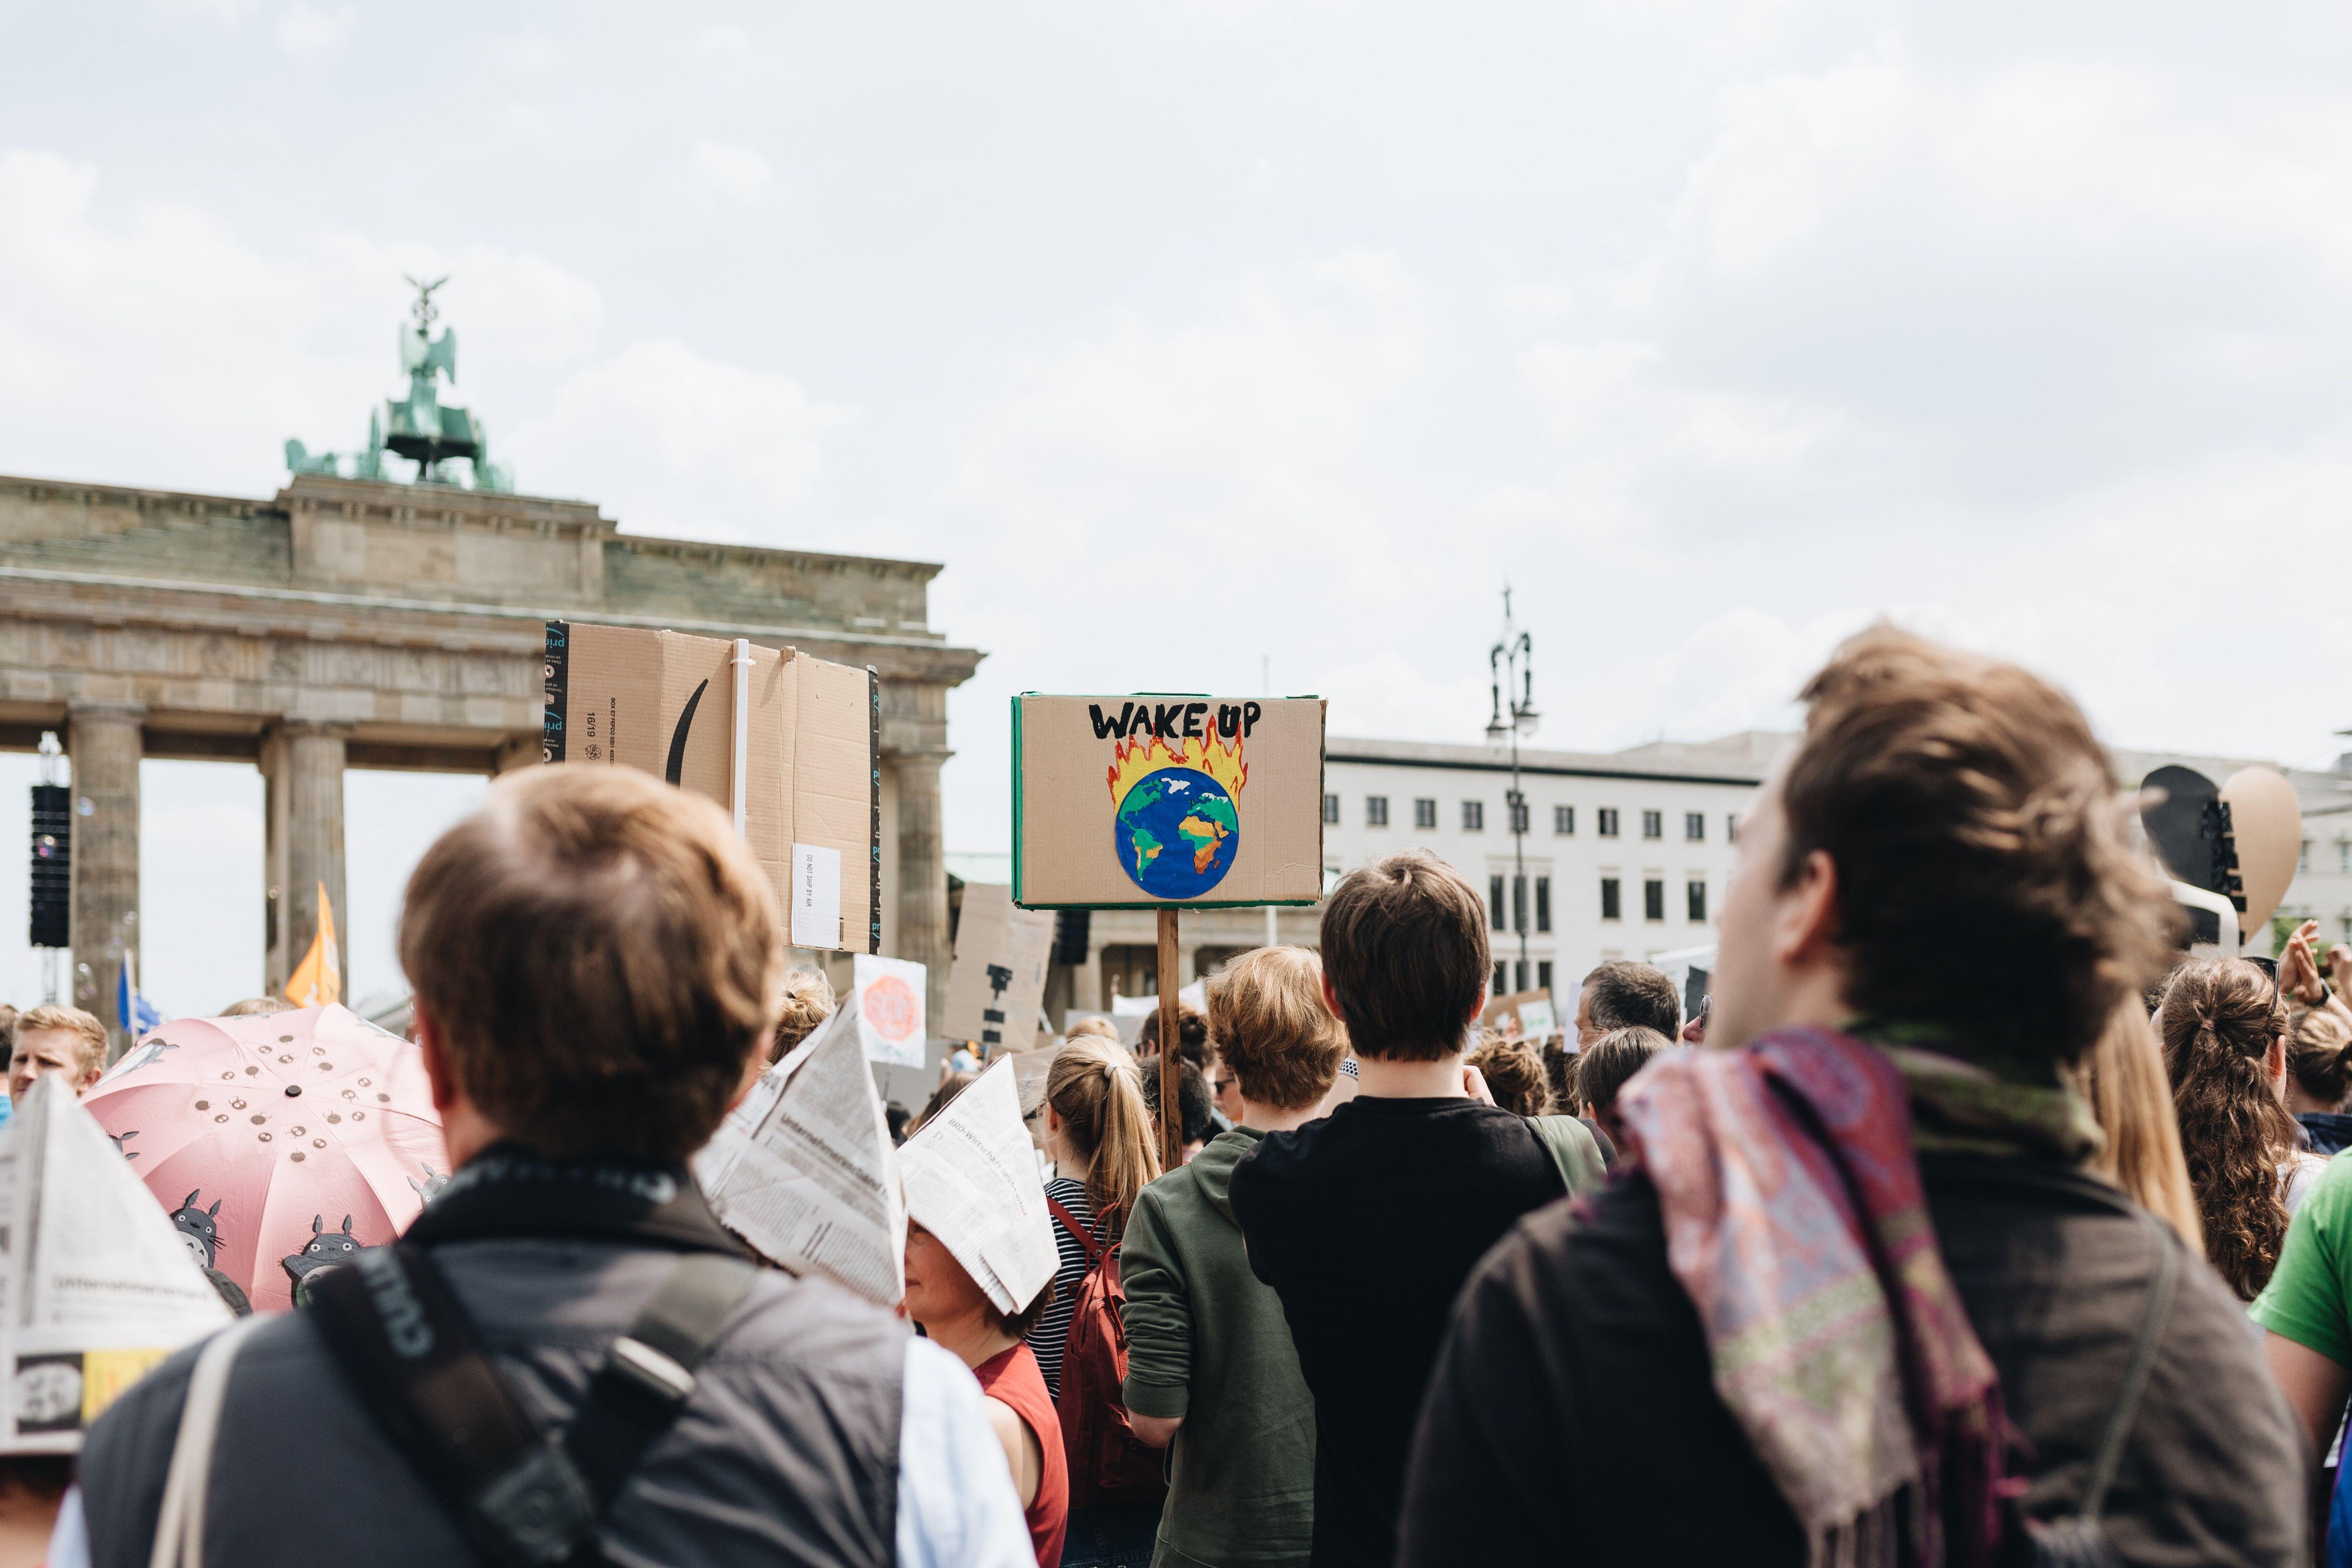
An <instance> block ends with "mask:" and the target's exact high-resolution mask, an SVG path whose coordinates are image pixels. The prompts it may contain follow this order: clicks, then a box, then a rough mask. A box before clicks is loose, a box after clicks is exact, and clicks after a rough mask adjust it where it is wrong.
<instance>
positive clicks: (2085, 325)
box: [0, 0, 2352, 1011]
mask: <svg viewBox="0 0 2352 1568" xmlns="http://www.w3.org/2000/svg"><path fill="white" fill-rule="evenodd" d="M486 18H491V19H492V20H486ZM0 54H5V57H6V58H9V59H10V60H11V61H12V62H13V66H12V70H11V73H10V75H11V82H10V88H9V90H8V92H7V93H6V94H5V95H0V472H8V473H16V474H30V475H44V476H58V477H65V478H71V479H91V480H100V481H105V482H110V483H119V484H139V485H152V486H160V487H167V488H172V489H191V490H217V491H224V492H229V493H235V494H243V495H255V496H260V495H267V494H268V493H270V492H271V491H272V490H273V489H275V488H276V487H277V486H278V484H279V483H280V482H282V477H283V475H282V467H281V461H280V458H279V447H280V444H281V443H282V442H283V440H284V439H285V438H286V437H289V436H299V437H301V438H302V439H304V440H305V441H306V442H308V443H309V444H310V446H311V447H313V448H317V447H329V446H332V447H349V446H351V445H352V444H354V443H356V442H357V441H358V440H359V438H360V437H362V434H363V432H364V429H365V423H366V413H367V409H368V406H369V405H370V404H371V402H372V401H373V400H375V399H378V398H381V397H383V396H384V395H387V394H389V393H393V392H395V391H397V390H398V384H397V380H396V376H395V374H394V370H395V366H394V361H393V357H392V344H393V331H394V324H395V323H396V321H398V320H399V319H400V317H401V315H402V313H403V311H404V308H405V290H404V285H403V284H402V282H401V274H402V273H403V272H404V271H405V272H415V273H419V274H423V273H425V272H430V273H433V274H435V275H438V274H439V273H442V272H447V273H449V274H451V275H452V279H453V280H452V281H451V283H450V284H449V285H448V287H447V289H446V290H445V291H444V294H443V301H444V305H445V308H446V314H447V319H448V320H449V321H451V322H452V323H453V324H454V325H455V326H456V327H457V331H458V335H459V337H460V340H461V342H462V343H463V353H462V354H461V366H460V368H461V371H462V380H461V383H460V385H459V392H460V394H461V395H463V397H464V398H465V399H466V400H467V401H468V402H470V403H471V405H473V406H474V407H475V408H476V409H477V410H478V412H479V413H480V414H481V415H482V416H484V417H485V418H486V419H487V421H488V425H489V428H490V431H491V434H492V440H493V446H494V448H495V449H496V450H497V452H498V453H499V456H500V457H501V458H505V459H507V460H509V461H510V462H511V463H512V464H513V465H514V467H515V468H516V470H517V473H518V476H519V479H520V485H521V488H523V489H530V490H533V491H537V492H541V493H545V494H551V495H563V496H577V497H584V498H588V499H591V500H595V501H598V502H600V503H601V504H602V505H603V507H604V510H605V511H606V513H607V514H608V515H610V516H612V517H614V518H615V519H617V520H618V521H620V523H621V525H622V526H623V527H624V528H625V529H630V530H635V531H646V532H659V533H669V534H679V535H687V536H692V537H701V538H709V539H719V540H730V541H740V542H751V543H759V544H772V545H796V546H807V547H812V548H815V549H821V550H828V551H848V552H879V553H890V554H905V555H911V556H917V557H920V558H924V559H928V560H932V561H938V562H942V563H946V566H947V570H946V571H945V572H944V573H943V574H941V575H940V578H939V579H938V581H937V583H936V584H935V590H934V594H933V598H932V617H933V622H934V624H935V625H937V626H940V627H942V628H944V629H945V630H946V631H947V632H948V633H949V634H950V636H951V637H954V638H955V639H956V640H957V641H959V642H962V643H966V644H969V645H971V646H974V647H980V648H983V649H985V650H987V652H988V654H989V658H988V659H987V661H986V662H985V663H984V664H983V665H982V668H981V673H980V675H979V677H978V678H977V679H975V680H974V681H973V682H972V683H971V685H970V686H968V687H966V688H964V689H962V690H961V692H959V693H958V695H957V697H956V699H955V700H954V703H953V705H952V708H951V736H950V738H951V741H952V742H953V743H954V744H955V745H956V747H957V748H958V751H959V756H958V757H957V759H956V761H955V762H954V763H951V764H950V771H949V775H948V788H949V798H950V805H949V815H948V837H949V843H950V847H954V848H965V849H989V848H1001V847H1003V845H1004V841H1005V837H1006V808H1005V797H1006V791H1005V785H1004V774H1005V771H1006V769H1005V743H1004V730H1005V722H1004V701H1005V698H1006V697H1007V695H1008V694H1010V693H1012V692H1014V691H1018V690H1022V689H1030V688H1061V689H1070V688H1077V687H1087V688H1096V689H1205V688H1215V689H1226V690H1237V691H1255V690H1257V689H1259V687H1260V683H1261V680H1262V679H1270V680H1271V684H1272V688H1273V689H1275V690H1276V691H1280V692H1302V691H1314V692H1320V693H1323V694H1325V695H1328V697H1329V698H1330V699H1331V700H1332V713H1331V723H1332V727H1333V730H1334V731H1335V732H1338V733H1342V734H1345V733H1358V734H1379V735H1397V736H1415V737H1423V738H1431V739H1446V740H1470V739H1474V738H1475V736H1476V734H1477V732H1478V731H1479V729H1480V728H1481V727H1482V725H1483V723H1484V721H1485V718H1486V647H1487V646H1488V644H1489V643H1490V642H1491V641H1492V639H1493V634H1494V632H1495V631H1496V623H1497V620H1498V616H1499V611H1500V592H1501V589H1502V587H1503V585H1504V584H1505V583H1506V582H1508V583H1509V584H1512V586H1513V587H1514V589H1515V591H1516V599H1517V604H1518V605H1519V607H1520V609H1521V611H1522V613H1523V618H1524V620H1525V622H1526V624H1527V625H1528V626H1530V627H1531V628H1532V631H1533V634H1534V637H1535V646H1536V649H1537V659H1538V676H1537V695H1538V700H1539V702H1540V703H1541V705H1542V707H1543V708H1544V710H1545V712H1546V715H1547V718H1546V721H1545V726H1544V730H1543V732H1542V736H1541V741H1542V742H1543V743H1548V744H1554V745H1560V746H1571V747H1583V748H1607V747H1616V746H1622V745H1625V744H1630V743H1633V742H1638V741H1641V740H1644V739H1649V738H1652V737H1654V736H1658V735H1667V736H1674V737H1678V738H1698V737H1704V736H1706V735H1709V734H1714V733H1719V732H1722V731H1729V730H1735V729H1739V728H1743V727H1747V726H1750V725H1759V724H1778V723H1785V722H1786V721H1787V720H1788V712H1789V710H1788V708H1787V706H1786V700H1787V697H1788V694H1789V693H1790V690H1791V689H1793V688H1794V686H1795V685H1796V683H1797V682H1798V680H1799V679H1801V676H1802V674H1803V672H1804V671H1805V669H1806V668H1808V666H1809V665H1810V664H1811V662H1813V661H1814V660H1816V659H1818V658H1819V657H1820V656H1821V654H1822V652H1823V651H1824V650H1825V649H1826V648H1827V647H1828V646H1829V645H1830V644H1831V643H1832V642H1833V641H1834V640H1835V638H1836V637H1838V636H1839V635H1840V634H1842V633H1843V632H1844V631H1846V630H1848V629H1851V628H1852V627H1853V626H1857V625H1860V624H1862V623H1864V622H1865V621H1866V620H1867V619H1869V618H1870V617H1872V616H1875V615H1879V614H1882V613H1892V614H1894V615H1895V616H1898V617H1900V618H1903V619H1906V620H1907V621H1909V622H1912V623H1914V624H1917V625H1922V626H1928V627H1931V628H1934V629H1937V630H1938V631H1941V632H1942V633H1944V634H1946V635H1948V636H1951V637H1958V638H1961V639H1964V640H1967V641H1969V642H1972V643H1975V644H1979V645H1981V646H1985V647H1992V648H1997V649H2000V650H2003V651H2006V652H2008V653H2011V654H2012V655H2014V656H2016V657H2018V658H2023V659H2026V660H2028V661H2030V662H2032V664H2034V665H2036V666H2038V667H2040V668H2043V669H2046V670H2048V671H2050V672H2053V673H2054V674H2055V675H2057V676H2059V677H2060V678H2062V679H2063V680H2064V681H2066V682H2067V683H2068V684H2069V685H2070V686H2071V687H2072V689H2074V691H2075V692H2076V693H2077V695H2078V696H2080V697H2081V698H2082V700H2084V702H2085V703H2086V704H2087V705H2088V706H2089V708H2090V709H2091V710H2092V712H2093V714H2094V716H2095V718H2096V720H2097V721H2099V723H2100V724H2101V725H2102V727H2103V728H2104V729H2105V731H2106V732H2107V734H2108V735H2109V737H2110V738H2111V739H2113V740H2115V741H2116V742H2120V743H2124V744H2129V745H2134V746H2140V747H2147V748H2151V749H2157V748H2188V749H2207V750H2213V751H2221V752H2232V753H2237V754H2245V755H2257V756H2267V757H2273V758H2277V759H2280V760H2282V761H2287V762H2293V763H2314V762H2318V761H2323V760H2325V759H2328V758H2332V757H2333V756H2334V755H2335V753H2336V750H2337V749H2338V742H2336V741H2335V740H2334V738H2333V737H2332V735H2331V731H2334V730H2335V729H2336V728H2338V727H2340V726H2347V725H2352V693H2347V691H2346V690H2345V683H2344V679H2343V676H2342V674H2341V672H2342V671H2343V670H2344V669H2345V668H2347V655H2352V617H2347V615H2346V613H2345V611H2344V609H2343V608H2342V604H2341V600H2342V595H2343V593H2344V585H2345V583H2346V578H2347V571H2346V569H2347V564H2352V562H2347V554H2352V547H2347V542H2346V535H2345V531H2344V528H2343V525H2342V518H2343V513H2344V511H2345V509H2346V506H2347V500H2352V483H2347V481H2352V399H2347V387H2346V383H2345V379H2344V377H2343V375H2342V374H2341V372H2340V370H2331V369H2330V366H2331V365H2340V363H2342V362H2343V360H2344V358H2345V352H2344V351H2345V348H2346V339H2347V329H2352V268H2347V260H2352V96H2347V90H2346V89H2345V88H2344V86H2343V83H2344V81H2345V80H2346V79H2347V65H2352V12H2347V11H2346V10H2344V9H2343V8H2342V7H2338V6H2327V5H2284V6H2271V7H2259V8H2254V9H2252V10H2242V11H2238V12H2233V13H2232V14H2231V16H2229V18H2228V19H2227V21H2226V24H2225V23H2223V22H2222V21H2221V19H2220V18H2218V17H2217V16H2216V14H2215V13H2214V12H2213V11H2212V10H2211V9H2210V7H2207V6H2190V5H2166V4H2161V3H2152V0H2135V3H2133V4H2131V5H2121V4H2105V5H2102V4H2091V3H2085V4H2079V5H2067V6H2062V7H2056V8H2053V7H2051V6H2049V5H2017V4H2002V3H1987V4H1979V5H1969V6H1936V7H1928V6H1917V7H1913V6H1904V5H1868V4H1855V3H1843V0H1812V3H1807V0H1757V3H1754V4H1748V5H1737V4H1725V5H1705V4H1698V3H1696V0H1655V3H1652V4H1633V3H1630V0H1599V3H1581V0H1580V3H1568V0H1545V3H1542V4H1527V5H1508V6H1507V5H1430V4H1425V3H1424V4H1419V5H1409V4H1381V3H1376V0H1364V3H1360V4H1352V5H1351V4H1345V3H1324V4H1315V3H1308V0H1200V3H1193V4H1185V3H1181V0H1164V3H1152V0H1137V3H1135V4H1129V5H1087V4H1076V3H1054V0H1015V3H1013V4H999V5H971V4H942V5H930V6H923V5H895V6H800V7H792V8H789V10H788V9H787V8H785V7H778V6H772V5H763V6H744V7H740V8H727V7H696V6H690V5H672V6H667V7H661V8H657V9H654V8H646V7H642V6H631V7H622V6H608V7H599V6H593V5H576V4H565V5H527V4H509V5H499V6H496V7H483V6H478V5H462V6H461V5H432V4H422V3H420V4H411V5H401V6H396V7H395V6H368V7H362V6H360V5H356V4H345V5H335V4H316V3H310V0H296V3H294V4H290V5H289V4H284V3H281V0H167V3H160V4H155V5H146V6H142V5H77V6H44V7H29V6H20V7H16V8H15V10H14V12H13V13H12V15H11V16H10V18H9V19H8V20H7V21H6V22H5V23H0ZM28 769H29V763H26V762H25V761H24V760H23V759H8V760H7V761H6V763H5V765H0V834H5V835H6V836H7V837H6V838H5V842H21V837H20V833H21V829H20V827H18V826H13V824H15V823H16V822H17V821H19V820H20V819H19V818H18V817H16V816H10V815H8V814H12V813H21V811H22V804H21V803H22V798H23V792H22V789H21V788H20V787H19V786H20V784H22V782H24V780H25V779H26V778H29V777H30V776H31V775H30V773H29V771H28ZM146 787H147V792H148V806H147V810H148V833H147V840H146V845H147V860H146V869H145V876H146V879H147V904H148V908H147V913H146V919H147V922H148V926H147V935H146V944H147V963H148V967H149V972H150V975H151V978H152V982H153V984H152V989H154V990H155V991H156V992H157V994H158V996H159V1000H162V1001H163V1004H164V1005H165V1006H166V1007H167V1008H170V1009H173V1010H185V1011H193V1010H198V1009H203V1008H208V1007H210V1006H213V1005H217V1001H219V1000H226V998H227V996H229V995H233V994H237V993H238V992H239V991H241V990H247V989H250V988H251V987H252V985H253V984H257V981H258V977H259V960H258V957H257V948H258V944H259V933H258V928H259V917H258V912H257V911H258V908H259V872H258V867H257V860H258V844H259V826H258V819H257V813H258V803H259V789H258V784H257V779H256V778H255V775H254V774H253V773H252V771H251V770H250V769H234V768H224V767H217V766H210V767H208V766H202V765H195V764H160V763H151V764H149V770H148V774H147V778H146ZM474 787H475V786H474V785H473V784H470V783H469V782H467V781H458V780H442V781H419V780H415V779H413V778H404V777H393V776H389V775H354V777H353V780H352V786H351V788H352V795H351V798H350V806H351V810H352V816H353V822H354V828H353V843H352V882H353V888H352V901H353V904H354V909H353V910H352V921H353V922H354V924H355V927H356V931H355V935H354V938H353V941H352V948H353V964H354V975H353V982H354V988H355V990H357V991H358V992H360V993H362V994H365V993H368V992H373V991H377V990H381V989H383V988H384V987H386V986H388V985H390V984H394V983H395V980H394V975H393V974H392V973H390V963H391V961H390V957H389V944H388V938H387V936H386V934H385V933H386V932H387V931H388V930H389V922H390V920H391V915H392V906H393V899H394V889H396V886H397V882H398V879H399V877H400V875H401V874H402V872H403V870H404V867H405V864H406V862H407V861H408V860H409V859H410V858H413V857H414V855H415V852H416V849H417V847H419V846H421V844H422V842H423V841H424V840H425V839H426V838H428V837H430V835H431V833H432V832H434V831H435V830H436V829H437V827H438V826H440V825H441V824H442V823H443V822H445V821H446V820H447V819H448V818H449V816H451V815H453V814H454V813H456V812H458V811H461V810H462V809H463V808H464V805H465V802H466V800H467V798H468V796H469V793H470V792H471V791H472V790H473V788H474ZM21 898H22V889H21V886H20V885H19V879H15V878H9V879H5V880H0V944H7V943H14V942H16V941H17V940H18V938H19V936H20V933H21V932H22V930H23V923H22V916H21V913H20V912H12V911H20V910H21V904H20V903H12V902H11V900H21ZM29 965H30V959H29V956H28V955H27V954H26V952H25V951H24V950H23V949H21V948H16V947H11V946H6V945H0V988H5V990H6V991H7V992H8V993H10V994H21V993H23V992H25V991H26V989H27V988H28V985H29V984H31V983H30V982H29V981H28V980H27V978H26V977H27V976H29V975H31V974H32V973H35V972H34V971H33V970H32V969H31V968H30V967H29Z"/></svg>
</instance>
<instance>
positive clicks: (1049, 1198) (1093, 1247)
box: [1045, 1193, 1110, 1268]
mask: <svg viewBox="0 0 2352 1568" xmlns="http://www.w3.org/2000/svg"><path fill="white" fill-rule="evenodd" d="M1045 1206H1046V1207H1047V1208H1049V1209H1052V1210H1053V1211H1054V1217H1055V1218H1056V1219H1058V1220H1060V1221H1061V1222H1062V1228H1063V1229H1064V1230H1066V1231H1068V1232H1069V1233H1070V1234H1071V1235H1072V1236H1075V1237H1077V1238H1078V1245H1079V1246H1080V1247H1085V1248H1086V1249H1087V1268H1093V1267H1094V1266H1095V1265H1096V1264H1097V1263H1100V1262H1101V1261H1102V1255H1103V1244H1102V1243H1101V1242H1099V1241H1097V1240H1096V1239H1095V1238H1094V1236H1093V1233H1091V1232H1090V1231H1088V1230H1087V1227H1086V1226H1082V1225H1080V1224H1079V1223H1078V1216H1077V1215H1074V1214H1072V1213H1071V1212H1070V1211H1069V1210H1068V1209H1067V1208H1066V1207H1064V1206H1063V1204H1062V1200H1061V1199H1059V1198H1057V1197H1055V1196H1054V1195H1053V1194H1050V1193H1049V1194H1046V1197H1045ZM1109 1220H1110V1216H1109V1215H1104V1216H1103V1218H1102V1220H1101V1221H1100V1222H1098V1223H1100V1224H1102V1225H1104V1226H1106V1228H1108V1224H1109Z"/></svg>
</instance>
